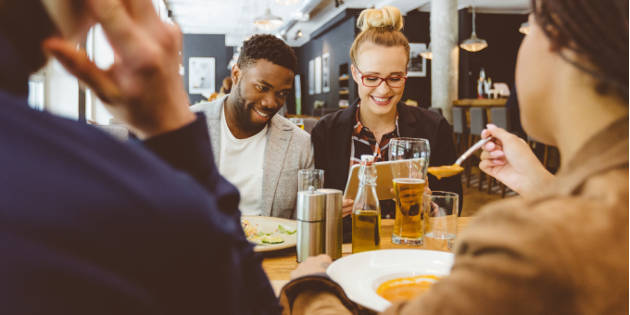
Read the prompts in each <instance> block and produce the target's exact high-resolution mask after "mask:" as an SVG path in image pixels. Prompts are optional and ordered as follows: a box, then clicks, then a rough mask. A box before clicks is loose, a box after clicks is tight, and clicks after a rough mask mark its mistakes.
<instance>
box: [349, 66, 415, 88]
mask: <svg viewBox="0 0 630 315" xmlns="http://www.w3.org/2000/svg"><path fill="white" fill-rule="evenodd" d="M354 68H355V69H357V71H358V72H359V74H361V83H363V86H365V87H370V88H375V87H378V86H379V85H381V83H382V82H383V81H385V83H386V84H387V85H388V86H389V87H390V88H401V87H403V86H404V85H405V82H406V81H407V76H405V75H390V76H388V77H386V78H381V77H379V76H377V75H373V74H367V75H366V74H363V72H361V70H360V69H359V67H357V65H354Z"/></svg>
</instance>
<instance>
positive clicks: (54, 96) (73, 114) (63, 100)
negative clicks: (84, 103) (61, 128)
mask: <svg viewBox="0 0 630 315" xmlns="http://www.w3.org/2000/svg"><path fill="white" fill-rule="evenodd" d="M44 73H45V79H44V91H45V92H44V94H45V97H44V100H45V102H44V110H46V111H49V112H51V113H53V114H56V115H59V116H63V117H67V118H70V119H79V84H78V81H77V79H76V78H75V77H74V76H72V75H71V74H70V73H68V72H67V71H66V70H65V69H64V68H63V66H62V65H61V64H60V63H59V62H58V61H57V60H51V61H50V62H49V63H48V64H47V65H46V69H45V70H44Z"/></svg>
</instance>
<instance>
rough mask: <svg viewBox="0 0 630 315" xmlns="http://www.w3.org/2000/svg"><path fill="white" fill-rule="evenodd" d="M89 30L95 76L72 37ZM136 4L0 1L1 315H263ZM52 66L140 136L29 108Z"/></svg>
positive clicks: (222, 191) (201, 143) (163, 36)
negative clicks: (33, 85) (50, 58)
mask: <svg viewBox="0 0 630 315" xmlns="http://www.w3.org/2000/svg"><path fill="white" fill-rule="evenodd" d="M97 22H98V23H101V25H102V26H103V29H104V30H105V32H106V34H107V36H108V38H109V40H110V43H111V44H112V46H113V49H114V51H115V52H116V56H117V58H116V61H115V63H114V65H113V66H112V67H111V68H110V69H108V70H101V69H99V68H97V67H96V66H95V65H94V64H93V63H92V62H91V61H89V59H87V56H86V55H85V54H84V53H83V52H81V51H78V50H76V48H75V47H76V45H75V44H74V43H73V42H72V39H75V38H81V37H82V36H85V34H86V31H87V29H88V28H89V26H91V25H93V24H94V23H97ZM180 43H181V34H180V32H179V31H178V30H177V29H176V28H175V27H173V26H172V25H169V24H165V23H163V22H161V21H160V20H159V18H158V16H157V15H156V13H155V11H154V9H153V7H152V4H151V1H150V0H78V1H56V0H3V1H0V69H2V70H1V71H0V148H1V149H0V257H1V259H0V279H2V280H1V281H0V313H2V314H44V313H45V314H277V313H279V312H280V310H281V309H280V306H279V304H278V302H277V299H276V298H275V296H274V293H273V290H272V288H271V286H270V284H269V281H268V279H267V277H266V275H265V273H264V271H263V269H262V267H261V259H260V258H259V257H258V256H256V255H255V254H254V252H253V246H252V245H251V244H250V243H249V242H248V241H247V240H246V238H245V236H244V234H243V231H242V228H241V225H240V213H239V210H238V202H239V195H238V191H237V190H236V189H235V188H234V186H232V185H231V184H229V183H228V182H227V181H226V180H225V179H223V178H222V177H221V176H220V175H219V173H218V171H217V168H216V166H215V165H214V162H213V160H214V159H213V157H212V150H211V146H210V139H209V136H208V133H207V130H208V128H207V126H206V123H205V121H206V120H205V119H204V117H203V115H195V114H193V113H192V112H191V111H190V110H189V109H188V99H187V95H186V92H185V90H184V87H183V84H182V82H181V78H180V76H179V75H178V59H179V55H178V51H179V49H180V47H179V46H180ZM48 54H52V55H54V56H55V57H56V58H57V59H58V60H59V61H61V63H62V64H63V65H64V66H65V67H66V68H67V69H68V70H69V71H70V72H71V73H73V74H75V75H76V76H77V77H78V78H79V79H81V80H82V81H83V82H85V83H87V84H88V85H89V86H90V88H91V89H92V90H93V91H95V92H96V93H97V94H98V95H99V97H101V98H102V99H103V100H104V101H106V102H107V103H108V104H109V106H110V108H109V109H110V110H111V112H112V113H113V114H114V116H115V117H116V118H117V119H119V120H121V121H123V122H125V123H126V124H127V126H128V128H130V130H132V131H133V132H134V133H135V134H136V135H137V136H138V138H139V139H140V141H136V142H134V143H130V144H125V143H122V142H119V141H117V140H115V139H114V138H112V137H110V136H108V135H106V134H104V133H102V132H100V131H98V130H96V129H95V128H92V127H89V126H87V125H85V124H82V123H79V122H76V121H71V120H67V119H63V118H59V117H56V116H53V115H50V114H48V113H45V112H40V111H36V110H33V109H31V108H29V106H28V105H27V101H26V98H27V94H28V90H27V89H28V88H27V86H28V77H29V75H30V74H31V73H33V72H35V71H36V70H37V69H38V68H40V67H41V66H42V65H43V64H44V63H45V62H46V59H47V57H46V56H47V55H48Z"/></svg>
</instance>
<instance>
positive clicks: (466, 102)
mask: <svg viewBox="0 0 630 315" xmlns="http://www.w3.org/2000/svg"><path fill="white" fill-rule="evenodd" d="M505 102H507V98H464V99H459V100H454V101H453V106H457V107H501V106H505Z"/></svg>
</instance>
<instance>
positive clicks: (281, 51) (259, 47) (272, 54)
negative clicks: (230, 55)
mask: <svg viewBox="0 0 630 315" xmlns="http://www.w3.org/2000/svg"><path fill="white" fill-rule="evenodd" d="M259 59H266V60H268V61H269V62H271V63H273V64H276V65H279V66H282V67H285V68H287V69H289V70H291V71H293V73H297V57H296V56H295V52H294V51H293V48H291V47H289V45H287V44H286V43H285V42H284V41H283V40H281V39H279V38H277V37H276V36H274V35H269V34H257V35H254V36H252V37H250V38H249V39H248V40H246V41H245V42H243V47H242V48H241V54H240V55H239V57H238V62H237V64H238V67H239V68H241V69H243V68H244V67H246V66H248V65H250V64H253V63H255V62H256V61H257V60H259Z"/></svg>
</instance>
